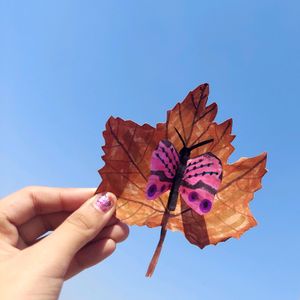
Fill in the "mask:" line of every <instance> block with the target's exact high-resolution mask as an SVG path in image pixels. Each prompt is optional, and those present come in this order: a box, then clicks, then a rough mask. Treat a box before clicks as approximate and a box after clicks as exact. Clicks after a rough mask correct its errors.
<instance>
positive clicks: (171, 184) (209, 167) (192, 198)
mask: <svg viewBox="0 0 300 300" xmlns="http://www.w3.org/2000/svg"><path fill="white" fill-rule="evenodd" d="M175 130H176V132H177V134H178V136H179V138H180V140H181V142H182V144H183V147H182V149H181V150H180V151H179V153H178V152H177V150H176V149H175V147H174V145H173V144H172V143H171V142H170V141H168V140H162V141H160V142H159V144H158V146H157V147H156V149H155V150H154V151H153V153H152V156H151V162H150V170H151V171H150V176H149V179H148V184H147V187H146V198H147V199H148V200H154V199H156V198H158V197H159V196H160V195H161V194H163V193H165V192H167V191H169V190H170V193H169V198H168V203H167V210H168V211H174V210H175V208H176V205H177V200H178V194H180V195H181V198H182V199H183V200H184V202H185V203H186V204H187V205H188V206H189V207H190V208H191V209H193V210H194V211H195V212H196V213H198V214H199V215H204V214H206V213H208V212H210V211H211V209H212V206H213V200H214V196H215V194H216V193H217V191H218V188H219V186H220V184H221V181H222V176H223V170H222V162H221V160H220V159H219V158H218V157H217V156H215V155H214V154H212V153H210V152H207V153H204V154H202V155H200V156H197V157H194V158H191V159H190V155H191V153H192V151H193V150H194V149H196V148H198V147H201V146H203V145H206V144H208V143H211V142H213V139H209V140H206V141H203V142H200V143H198V144H196V145H193V146H191V147H187V145H186V144H185V141H184V139H183V138H182V136H181V134H180V133H179V131H178V130H177V129H176V128H175Z"/></svg>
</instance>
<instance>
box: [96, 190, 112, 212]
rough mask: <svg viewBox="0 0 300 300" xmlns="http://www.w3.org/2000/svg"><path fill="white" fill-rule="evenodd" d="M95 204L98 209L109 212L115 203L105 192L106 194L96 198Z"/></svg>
mask: <svg viewBox="0 0 300 300" xmlns="http://www.w3.org/2000/svg"><path fill="white" fill-rule="evenodd" d="M94 206H95V208H96V209H98V210H100V211H103V212H107V211H109V210H110V209H111V208H112V206H113V204H112V201H111V199H110V198H109V196H108V195H107V194H105V195H99V196H98V197H97V198H96V200H95V202H94Z"/></svg>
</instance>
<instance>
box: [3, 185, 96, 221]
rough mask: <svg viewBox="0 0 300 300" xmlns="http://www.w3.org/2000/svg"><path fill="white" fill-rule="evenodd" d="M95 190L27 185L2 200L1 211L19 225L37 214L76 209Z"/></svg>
mask: <svg viewBox="0 0 300 300" xmlns="http://www.w3.org/2000/svg"><path fill="white" fill-rule="evenodd" d="M95 191H96V189H95V188H51V187H43V186H32V187H27V188H24V189H22V190H20V191H17V192H15V193H13V194H11V195H9V196H7V197H5V198H4V199H3V200H1V201H0V212H1V213H3V214H4V215H5V216H6V217H7V218H8V220H9V221H10V222H11V223H13V224H14V225H16V226H18V225H21V224H23V223H25V222H27V221H29V220H30V219H31V218H33V217H34V216H37V215H42V214H47V213H53V212H59V211H74V210H76V209H77V208H79V207H80V206H81V205H82V204H83V203H84V202H85V201H86V200H87V199H89V198H91V197H92V196H93V195H94V193H95Z"/></svg>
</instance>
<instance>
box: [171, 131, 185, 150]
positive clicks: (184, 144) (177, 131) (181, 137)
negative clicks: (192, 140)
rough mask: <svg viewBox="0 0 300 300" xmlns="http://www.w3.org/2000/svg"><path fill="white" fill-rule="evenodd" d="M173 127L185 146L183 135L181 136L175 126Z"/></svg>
mask: <svg viewBox="0 0 300 300" xmlns="http://www.w3.org/2000/svg"><path fill="white" fill-rule="evenodd" d="M174 128H175V130H176V132H177V134H178V136H179V138H180V139H181V142H182V144H183V146H184V147H186V144H185V142H184V139H183V137H182V136H181V134H180V132H179V131H178V130H177V128H176V127H174Z"/></svg>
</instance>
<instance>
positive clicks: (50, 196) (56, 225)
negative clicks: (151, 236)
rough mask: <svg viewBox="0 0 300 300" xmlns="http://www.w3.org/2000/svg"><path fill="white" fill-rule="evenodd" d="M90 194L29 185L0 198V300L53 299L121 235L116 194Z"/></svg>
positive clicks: (104, 254) (124, 227) (123, 231)
mask: <svg viewBox="0 0 300 300" xmlns="http://www.w3.org/2000/svg"><path fill="white" fill-rule="evenodd" d="M94 192H95V190H94V189H80V188H74V189H67V188H48V187H28V188H25V189H23V190H20V191H18V192H16V193H14V194H11V195H9V196H7V197H6V198H4V199H3V200H1V201H0V299H2V300H6V299H7V300H8V299H9V300H11V299H22V300H26V299H38V300H40V299H47V300H50V299H57V298H58V296H59V293H60V290H61V288H62V285H63V282H64V280H66V279H68V278H70V277H72V276H74V275H76V274H78V273H79V272H81V271H82V270H84V269H85V268H88V267H90V266H93V265H95V264H97V263H99V262H100V261H102V260H103V259H105V258H106V257H108V256H109V255H110V254H112V252H113V251H114V250H115V247H116V243H118V242H121V241H123V240H124V239H126V237H127V235H128V226H127V225H125V224H124V223H121V222H120V221H119V220H118V219H116V217H115V216H114V212H115V204H116V197H115V196H114V195H113V194H111V193H107V194H105V195H96V196H93V194H94ZM92 196H93V197H92ZM101 196H102V197H101ZM91 197H92V198H91ZM89 198H90V199H89ZM87 199H89V200H87ZM97 200H98V201H97ZM95 203H96V204H95ZM52 230H53V232H52V233H51V234H49V235H47V236H45V237H41V235H43V234H45V233H46V232H48V231H52Z"/></svg>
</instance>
